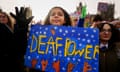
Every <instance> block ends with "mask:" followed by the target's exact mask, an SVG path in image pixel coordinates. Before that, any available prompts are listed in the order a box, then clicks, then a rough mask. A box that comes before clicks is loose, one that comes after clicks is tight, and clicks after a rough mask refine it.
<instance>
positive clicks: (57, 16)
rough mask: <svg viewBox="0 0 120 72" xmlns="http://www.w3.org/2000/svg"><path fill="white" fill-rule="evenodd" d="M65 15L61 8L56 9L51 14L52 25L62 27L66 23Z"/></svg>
mask: <svg viewBox="0 0 120 72" xmlns="http://www.w3.org/2000/svg"><path fill="white" fill-rule="evenodd" d="M64 18H65V17H64V13H63V11H62V10H61V9H59V8H54V9H53V10H52V11H51V13H50V24H52V25H58V26H62V25H63V24H64V23H65V19H64Z"/></svg>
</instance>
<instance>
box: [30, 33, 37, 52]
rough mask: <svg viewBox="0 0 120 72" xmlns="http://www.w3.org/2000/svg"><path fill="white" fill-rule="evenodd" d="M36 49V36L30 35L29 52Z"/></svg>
mask: <svg viewBox="0 0 120 72" xmlns="http://www.w3.org/2000/svg"><path fill="white" fill-rule="evenodd" d="M34 44H35V47H34V48H33V45H34ZM36 50H37V38H36V37H35V36H34V35H32V43H31V45H30V52H35V51H36Z"/></svg>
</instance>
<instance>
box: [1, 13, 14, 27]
mask: <svg viewBox="0 0 120 72" xmlns="http://www.w3.org/2000/svg"><path fill="white" fill-rule="evenodd" d="M0 13H1V14H4V15H5V16H6V17H7V19H8V22H7V25H8V26H9V27H10V28H13V25H12V20H11V18H10V16H9V15H8V14H7V13H6V12H0Z"/></svg>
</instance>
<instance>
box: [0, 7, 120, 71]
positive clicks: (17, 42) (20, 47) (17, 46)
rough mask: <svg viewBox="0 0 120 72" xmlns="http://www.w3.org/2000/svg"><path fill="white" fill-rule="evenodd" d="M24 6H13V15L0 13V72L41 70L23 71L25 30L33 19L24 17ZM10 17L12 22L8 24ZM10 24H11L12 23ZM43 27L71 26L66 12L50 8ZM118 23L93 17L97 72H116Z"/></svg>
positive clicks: (119, 52) (118, 62)
mask: <svg viewBox="0 0 120 72" xmlns="http://www.w3.org/2000/svg"><path fill="white" fill-rule="evenodd" d="M26 12H27V10H26V8H25V7H20V9H19V8H18V7H15V13H16V14H13V13H10V15H9V14H7V13H5V12H3V11H2V10H1V11H0V33H1V35H0V41H1V42H0V46H1V50H0V53H1V54H0V55H1V58H2V61H1V64H2V71H4V72H8V71H12V72H41V71H44V70H41V71H40V70H36V69H31V68H29V70H27V69H26V67H25V66H24V55H25V52H26V47H27V37H28V36H27V33H28V27H29V24H30V23H31V21H32V19H33V18H34V17H33V16H30V17H29V18H27V17H26ZM11 17H12V18H13V19H14V20H15V22H12V20H11ZM13 23H14V24H13ZM44 25H57V26H72V21H71V17H70V15H69V13H67V11H65V9H63V8H62V7H57V6H55V7H53V8H52V9H51V10H50V11H49V12H48V15H47V17H46V19H45V21H44ZM119 25H120V22H119V23H116V24H112V22H109V21H104V20H103V19H102V18H101V17H100V15H96V16H95V17H94V19H93V22H92V23H91V25H90V27H91V28H98V29H99V31H100V32H99V39H100V41H99V72H118V71H120V69H119V67H120V30H119V29H120V26H119Z"/></svg>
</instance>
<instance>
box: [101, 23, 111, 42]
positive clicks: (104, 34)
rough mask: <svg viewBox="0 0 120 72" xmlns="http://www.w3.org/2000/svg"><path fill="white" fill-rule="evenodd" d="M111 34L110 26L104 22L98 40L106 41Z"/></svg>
mask: <svg viewBox="0 0 120 72" xmlns="http://www.w3.org/2000/svg"><path fill="white" fill-rule="evenodd" d="M111 36H112V32H111V27H110V26H109V25H108V24H105V25H104V26H103V28H102V30H101V32H100V40H102V41H108V40H110V38H111Z"/></svg>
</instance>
